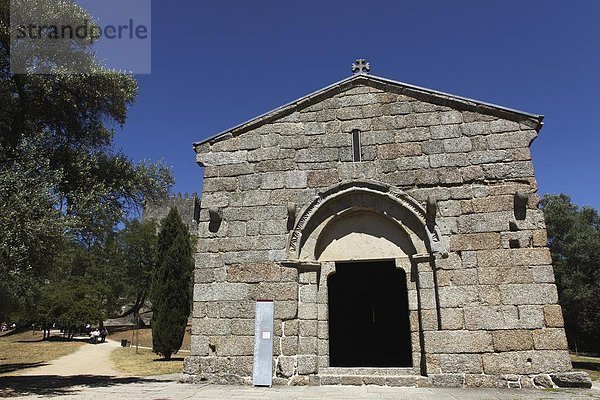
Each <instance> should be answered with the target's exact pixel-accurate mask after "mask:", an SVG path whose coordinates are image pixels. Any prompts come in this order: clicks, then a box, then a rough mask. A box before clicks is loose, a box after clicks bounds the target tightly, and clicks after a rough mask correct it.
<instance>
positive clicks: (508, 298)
mask: <svg viewBox="0 0 600 400" xmlns="http://www.w3.org/2000/svg"><path fill="white" fill-rule="evenodd" d="M500 294H501V296H502V303H503V304H514V305H520V304H541V305H545V304H555V303H557V302H558V293H557V291H556V286H555V285H552V284H546V283H534V284H509V285H500Z"/></svg>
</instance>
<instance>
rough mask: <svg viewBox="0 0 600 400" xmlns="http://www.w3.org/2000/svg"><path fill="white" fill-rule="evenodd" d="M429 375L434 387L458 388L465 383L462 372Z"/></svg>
mask: <svg viewBox="0 0 600 400" xmlns="http://www.w3.org/2000/svg"><path fill="white" fill-rule="evenodd" d="M430 377H431V381H432V384H433V386H435V387H449V388H458V387H463V386H464V384H465V376H464V374H439V375H438V374H434V375H431V376H430Z"/></svg>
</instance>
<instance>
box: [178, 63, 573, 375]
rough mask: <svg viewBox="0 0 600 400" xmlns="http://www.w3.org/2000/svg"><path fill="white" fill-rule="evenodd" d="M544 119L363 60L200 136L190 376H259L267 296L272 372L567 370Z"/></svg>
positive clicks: (187, 363) (187, 371)
mask: <svg viewBox="0 0 600 400" xmlns="http://www.w3.org/2000/svg"><path fill="white" fill-rule="evenodd" d="M542 119H543V117H542V116H538V115H532V114H527V113H524V112H519V111H515V110H511V109H507V108H503V107H499V106H495V105H491V104H487V103H483V102H480V101H475V100H471V99H466V98H462V97H457V96H454V95H449V94H445V93H440V92H436V91H433V90H429V89H424V88H420V87H416V86H412V85H408V84H404V83H400V82H395V81H392V80H388V79H384V78H380V77H376V76H372V75H369V74H367V73H365V71H364V70H362V69H361V70H360V71H359V72H358V73H356V74H354V75H353V76H350V77H349V78H347V79H344V80H342V81H340V82H338V83H335V84H333V85H331V86H328V87H326V88H324V89H322V90H319V91H317V92H314V93H312V94H310V95H307V96H305V97H302V98H300V99H298V100H296V101H294V102H292V103H289V104H287V105H284V106H282V107H280V108H277V109H275V110H273V111H271V112H269V113H267V114H264V115H262V116H260V117H257V118H255V119H253V120H251V121H249V122H246V123H244V124H242V125H238V126H236V127H234V128H232V129H229V130H227V131H225V132H223V133H221V134H218V135H216V136H213V137H211V138H209V139H206V140H204V141H202V142H197V143H195V144H194V150H195V152H196V153H197V162H198V164H200V165H201V166H202V167H204V187H203V194H202V198H201V211H200V214H199V221H198V222H199V224H198V244H197V254H196V269H195V285H194V305H193V325H192V352H191V355H190V356H189V357H187V358H186V360H185V366H184V375H183V376H184V379H185V380H188V381H200V380H206V379H208V380H210V381H216V382H236V383H248V382H250V379H251V377H252V366H253V345H254V307H255V302H256V300H257V299H271V300H273V301H274V310H275V311H274V313H275V315H274V318H275V321H274V332H273V334H274V343H273V376H274V382H275V383H282V384H314V385H319V384H321V385H327V384H359V385H360V384H381V385H397V386H404V385H409V386H410V385H416V386H430V385H434V386H456V387H461V386H491V387H533V386H546V387H547V386H552V385H553V384H561V382H563V381H565V380H566V381H569V380H570V379H572V378H573V374H576V373H571V372H569V371H571V370H572V367H571V362H570V359H569V354H568V351H567V342H566V338H565V332H564V328H563V318H562V313H561V308H560V306H559V305H558V297H557V290H556V286H555V284H554V273H553V269H552V260H551V257H550V252H549V250H548V247H547V237H546V228H545V224H544V218H543V215H542V212H541V211H540V210H539V209H538V207H537V204H538V200H539V199H538V196H537V194H536V191H537V184H536V180H535V177H534V172H533V165H532V160H531V153H530V149H529V146H530V144H531V142H532V141H533V140H534V139H535V138H536V136H537V135H538V132H539V130H540V128H541V127H542Z"/></svg>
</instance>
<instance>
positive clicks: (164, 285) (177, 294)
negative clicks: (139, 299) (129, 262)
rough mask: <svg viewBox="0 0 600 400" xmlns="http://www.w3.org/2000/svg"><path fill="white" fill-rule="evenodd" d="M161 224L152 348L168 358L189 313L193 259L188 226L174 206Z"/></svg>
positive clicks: (177, 344)
mask: <svg viewBox="0 0 600 400" xmlns="http://www.w3.org/2000/svg"><path fill="white" fill-rule="evenodd" d="M161 226H162V228H161V230H160V233H159V234H158V263H157V266H156V269H155V272H154V274H153V278H152V305H153V311H154V314H153V316H152V347H153V351H154V352H155V353H157V354H160V355H162V356H163V357H164V358H165V359H167V360H169V359H171V355H172V354H174V353H177V351H179V349H180V347H181V343H182V341H183V336H184V334H185V327H186V324H187V320H188V317H189V314H190V299H191V293H190V281H191V279H192V271H193V259H192V246H191V241H190V235H189V232H188V228H187V226H186V225H185V224H184V223H183V221H182V220H181V217H180V216H179V213H178V212H177V209H176V208H172V209H171V211H170V212H169V214H168V215H167V216H166V218H165V219H164V220H163V221H162V222H161Z"/></svg>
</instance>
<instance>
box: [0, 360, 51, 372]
mask: <svg viewBox="0 0 600 400" xmlns="http://www.w3.org/2000/svg"><path fill="white" fill-rule="evenodd" d="M44 365H48V364H47V363H45V362H42V361H38V362H32V363H12V364H0V374H7V373H9V372H15V371H19V370H21V369H27V368H37V367H43V366H44Z"/></svg>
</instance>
